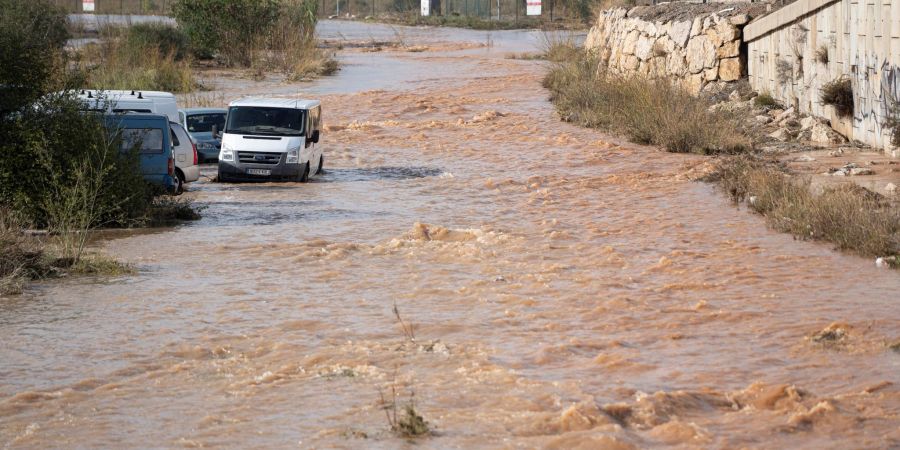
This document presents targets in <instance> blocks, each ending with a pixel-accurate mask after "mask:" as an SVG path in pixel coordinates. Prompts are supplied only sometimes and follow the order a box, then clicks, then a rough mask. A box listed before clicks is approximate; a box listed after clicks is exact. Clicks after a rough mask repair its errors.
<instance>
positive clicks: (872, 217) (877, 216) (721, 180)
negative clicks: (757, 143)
mask: <svg viewBox="0 0 900 450" xmlns="http://www.w3.org/2000/svg"><path fill="white" fill-rule="evenodd" d="M708 181H713V182H715V183H716V184H717V186H718V188H719V189H720V190H721V191H723V192H724V193H725V194H727V195H728V196H729V197H730V198H731V199H732V200H733V201H734V202H735V203H746V205H747V206H748V207H749V208H750V209H751V210H753V211H755V212H757V213H759V214H761V215H763V216H764V217H765V218H766V221H767V222H768V223H769V225H770V226H771V227H772V228H775V229H777V230H779V231H783V232H787V233H790V234H792V235H794V236H795V237H797V238H798V239H810V240H817V241H826V242H830V243H832V244H834V245H835V247H836V248H837V249H839V250H843V251H847V252H850V253H855V254H857V255H860V256H865V257H874V258H879V257H882V258H884V261H886V262H887V263H888V264H890V265H892V266H894V267H898V266H900V261H898V258H900V208H898V207H897V205H896V204H892V203H891V202H889V201H888V200H887V199H885V198H884V197H883V196H881V195H879V194H877V193H874V192H872V191H869V190H868V189H865V188H862V187H860V186H857V185H855V184H852V183H847V184H840V185H838V186H835V187H826V188H824V189H820V190H819V192H816V190H814V189H813V188H812V187H811V186H810V181H809V179H808V178H805V177H797V176H791V175H790V174H789V173H788V172H787V171H786V170H785V169H784V168H782V167H779V166H778V165H777V164H776V163H773V162H771V161H764V160H762V159H760V158H755V157H752V156H740V157H732V158H723V159H720V160H719V161H718V162H717V164H716V170H715V171H714V172H713V173H712V174H711V175H709V177H708Z"/></svg>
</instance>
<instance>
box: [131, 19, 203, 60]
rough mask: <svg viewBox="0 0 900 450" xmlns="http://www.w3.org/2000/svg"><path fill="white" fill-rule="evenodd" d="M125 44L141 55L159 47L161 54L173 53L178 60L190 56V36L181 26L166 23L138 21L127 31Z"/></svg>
mask: <svg viewBox="0 0 900 450" xmlns="http://www.w3.org/2000/svg"><path fill="white" fill-rule="evenodd" d="M125 46H126V47H127V48H128V49H129V50H130V53H132V54H136V55H140V52H143V51H146V50H147V49H152V48H157V49H158V50H159V53H160V54H163V55H171V56H172V57H174V59H175V60H176V61H181V60H182V59H184V58H185V57H187V56H188V36H187V34H185V32H184V31H182V30H181V29H179V28H176V27H173V26H171V25H167V24H164V23H137V24H134V25H132V26H130V27H128V28H127V29H126V31H125Z"/></svg>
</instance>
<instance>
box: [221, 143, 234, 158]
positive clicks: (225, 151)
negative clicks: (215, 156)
mask: <svg viewBox="0 0 900 450" xmlns="http://www.w3.org/2000/svg"><path fill="white" fill-rule="evenodd" d="M219 160H220V161H234V151H233V150H231V149H230V148H228V147H226V146H225V145H222V150H219Z"/></svg>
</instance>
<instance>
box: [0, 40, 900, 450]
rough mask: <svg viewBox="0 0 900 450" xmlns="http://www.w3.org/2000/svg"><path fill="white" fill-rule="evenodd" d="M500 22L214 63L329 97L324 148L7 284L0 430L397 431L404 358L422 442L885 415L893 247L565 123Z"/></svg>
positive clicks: (771, 426) (837, 421)
mask: <svg viewBox="0 0 900 450" xmlns="http://www.w3.org/2000/svg"><path fill="white" fill-rule="evenodd" d="M345 26H347V25H343V24H340V25H334V28H331V29H332V30H333V34H332V35H328V34H327V33H326V32H325V31H322V33H323V36H322V37H323V38H327V39H338V38H339V36H338V35H337V33H338V32H340V33H343V34H345V35H351V34H357V35H361V36H363V38H367V37H368V36H367V34H368V33H372V34H373V35H374V37H375V38H376V39H387V36H390V35H391V33H392V32H391V30H390V28H388V27H379V26H375V25H367V26H366V28H357V27H349V28H344V27H345ZM327 29H328V28H323V30H327ZM410 33H412V32H410ZM421 33H422V34H421V35H418V36H417V39H418V42H419V43H420V45H425V46H428V47H432V46H433V47H434V48H442V46H444V45H445V44H458V43H460V42H462V43H469V42H476V43H477V42H485V38H486V36H485V34H484V33H478V32H466V31H460V30H444V29H441V30H433V31H431V30H429V31H428V32H424V31H423V32H421ZM429 33H431V34H430V35H429ZM490 39H491V41H492V45H490V46H489V45H485V46H483V47H474V48H467V49H460V50H450V51H423V52H404V51H393V50H387V49H386V50H384V51H382V52H372V53H366V52H358V53H353V54H347V55H344V56H342V57H343V58H345V59H344V64H345V65H344V70H342V71H341V72H340V73H339V74H338V75H337V76H336V77H335V78H334V79H328V80H319V81H316V82H313V83H300V84H286V83H282V82H280V81H276V80H266V81H263V82H259V83H256V82H251V81H248V80H229V81H227V82H225V81H223V82H222V83H221V84H218V85H217V86H218V89H219V91H217V92H220V93H221V94H222V95H223V97H224V98H228V99H230V98H234V97H238V96H242V95H273V94H280V95H285V96H290V95H299V96H315V97H319V98H321V99H322V100H323V104H325V105H328V106H327V109H326V110H325V121H326V124H327V125H328V127H329V130H328V132H327V133H325V134H324V135H323V141H322V142H323V144H324V145H325V146H326V169H327V172H326V174H325V176H323V177H322V178H321V179H320V180H319V181H317V182H314V183H309V184H306V185H300V184H291V183H288V184H266V183H263V184H254V185H222V184H217V183H211V182H201V183H198V184H197V185H196V186H195V187H194V188H195V189H194V191H193V192H191V193H190V194H188V195H191V196H193V197H195V198H196V201H197V202H198V203H199V204H202V205H205V206H207V209H206V210H205V214H204V218H203V219H202V220H200V221H198V222H196V223H191V224H188V225H184V226H180V227H175V228H170V229H164V230H155V231H154V232H152V233H144V232H140V231H136V232H134V233H124V234H121V235H118V236H117V237H116V239H113V240H111V241H110V242H108V243H107V244H106V245H105V246H104V250H106V251H107V252H108V253H109V254H111V255H113V256H115V257H117V258H121V259H123V260H126V261H129V262H131V263H133V264H135V265H136V267H137V268H138V269H139V273H138V274H137V275H134V276H129V277H125V278H123V279H120V280H112V281H109V282H105V283H92V282H87V281H84V280H80V281H79V280H70V281H64V282H61V283H48V284H43V285H40V286H38V287H37V288H36V289H34V290H32V291H30V292H29V293H28V294H27V295H26V296H23V297H21V298H20V299H17V300H14V301H4V302H3V303H0V311H2V314H0V339H2V340H3V342H5V343H8V344H7V345H6V346H4V348H3V350H0V360H2V361H3V363H2V365H0V417H2V419H0V436H2V438H0V442H3V445H8V446H10V447H13V448H19V447H46V446H79V445H80V446H88V447H147V446H164V447H197V446H222V447H242V448H246V447H257V448H289V447H297V446H300V447H317V448H318V447H342V448H351V447H372V448H396V447H398V446H402V445H409V444H406V443H405V441H404V440H398V439H397V438H395V437H394V436H393V435H392V434H391V433H390V432H389V431H387V424H386V423H385V418H384V414H383V413H384V412H383V411H382V410H381V409H379V407H378V405H379V396H378V389H379V388H380V389H382V390H383V391H387V390H389V388H390V386H391V385H395V386H397V388H398V392H400V394H401V396H402V399H406V398H408V396H409V395H410V393H412V392H414V393H415V399H416V403H417V408H418V409H419V410H420V411H421V413H422V414H423V416H424V417H425V419H426V420H428V421H429V422H430V423H431V424H433V426H434V427H435V429H436V430H437V432H438V434H437V435H436V436H434V437H429V438H427V440H424V441H421V443H420V444H419V445H423V446H427V447H438V448H450V447H466V448H492V447H498V446H525V447H548V448H572V447H578V446H582V447H595V446H606V447H619V448H645V447H664V446H683V447H692V446H701V447H742V446H747V447H803V446H809V447H841V446H860V447H867V448H891V447H896V446H897V445H898V443H900V436H898V435H897V430H896V420H897V418H898V415H900V389H898V382H900V380H898V378H897V370H896V365H897V361H898V358H900V354H898V353H896V352H895V351H894V350H892V347H891V343H893V342H896V340H897V339H900V328H898V325H897V324H898V323H900V320H898V319H900V317H898V314H900V312H898V311H897V308H896V301H895V297H896V295H895V294H896V292H898V289H900V279H898V277H897V276H896V273H893V272H889V271H877V270H875V269H874V267H872V264H871V261H868V260H864V259H861V258H855V257H850V256H846V255H841V254H837V253H835V252H833V251H831V250H830V248H829V247H827V246H823V245H816V244H811V243H806V242H799V241H795V240H793V239H792V238H791V237H789V236H786V235H782V234H779V233H776V232H773V231H770V230H768V229H767V228H766V226H765V224H764V223H763V222H762V220H760V219H759V218H758V217H756V216H754V215H752V214H749V213H747V212H746V211H740V210H736V209H734V208H733V207H731V205H730V204H729V203H728V202H727V200H725V199H724V198H723V197H721V196H720V195H718V194H716V193H715V192H713V191H712V190H711V189H710V188H709V187H708V186H705V185H703V184H699V183H695V182H692V181H690V179H691V177H690V176H689V175H690V173H692V170H693V169H695V168H696V167H697V166H700V165H702V164H703V163H704V161H705V160H704V159H703V158H702V157H697V156H691V155H675V154H668V153H663V152H660V151H658V150H656V149H653V148H647V147H641V146H635V145H631V144H628V143H625V142H622V141H620V140H618V139H615V138H611V137H610V136H607V135H605V134H602V133H599V132H597V131H594V130H587V129H581V128H578V127H575V126H571V125H567V124H565V123H561V122H560V121H559V119H558V117H557V116H556V115H555V113H554V111H553V108H552V106H551V105H550V104H549V103H548V102H547V101H546V95H547V94H546V92H545V91H543V90H542V89H541V88H540V79H541V78H542V77H543V74H544V73H545V67H544V65H543V63H542V62H540V61H518V60H510V59H506V58H505V54H506V53H508V52H509V51H517V52H523V51H534V50H535V47H534V46H533V44H532V42H535V41H536V40H537V39H539V35H537V34H528V33H524V32H509V33H497V32H494V33H492V35H491V36H490ZM366 71H370V72H369V73H376V74H377V73H385V74H387V73H398V74H400V75H399V76H398V78H399V79H400V80H401V81H395V80H390V78H382V77H375V76H369V77H367V76H365V73H366ZM205 170H206V173H211V168H207V169H205ZM395 303H396V304H397V305H398V307H399V309H400V311H402V313H403V317H404V319H406V320H408V321H409V322H410V323H413V324H415V325H416V339H417V344H416V345H410V344H409V343H408V342H409V341H408V340H407V338H406V337H405V336H404V334H403V332H402V330H401V329H400V326H399V324H398V323H397V320H396V318H395V317H394V314H393V313H392V306H393V305H394V304H395ZM834 322H839V323H841V324H842V325H841V326H840V327H837V328H840V329H842V330H844V332H843V333H842V334H840V336H839V337H837V339H836V340H829V339H826V340H824V341H823V339H822V338H817V336H824V335H822V334H821V332H822V331H823V330H824V329H826V328H828V327H829V326H830V325H831V324H832V323H834ZM835 329H836V328H835ZM831 335H834V336H837V334H834V333H832V334H831ZM831 335H829V336H831ZM832 344H836V345H832Z"/></svg>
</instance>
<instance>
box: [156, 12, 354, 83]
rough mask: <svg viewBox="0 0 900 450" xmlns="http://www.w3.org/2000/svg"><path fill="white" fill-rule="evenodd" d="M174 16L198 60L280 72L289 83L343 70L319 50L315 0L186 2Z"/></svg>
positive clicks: (260, 73) (256, 71) (253, 70)
mask: <svg viewBox="0 0 900 450" xmlns="http://www.w3.org/2000/svg"><path fill="white" fill-rule="evenodd" d="M172 11H173V15H174V17H175V19H176V20H177V21H178V23H179V24H180V26H181V27H183V30H184V32H185V33H186V35H187V37H188V39H189V41H190V45H191V49H192V51H193V54H194V55H195V56H196V57H198V58H201V59H213V60H215V61H217V62H219V63H220V64H222V65H224V66H225V67H240V68H246V69H250V71H251V74H254V76H257V77H261V76H263V75H264V74H265V73H266V72H270V71H276V72H280V73H282V74H284V75H285V76H286V77H287V78H288V79H289V80H303V79H309V78H313V77H316V76H322V75H330V74H333V73H334V72H336V71H337V70H338V68H339V67H338V64H337V61H336V60H335V59H334V58H333V56H332V55H331V54H330V53H328V52H327V51H326V50H324V49H320V48H319V47H318V45H317V40H316V36H315V29H316V22H317V18H316V17H317V11H318V2H316V1H315V0H266V1H257V0H234V1H231V0H193V1H185V0H182V1H179V2H177V3H175V4H174V6H173V9H172Z"/></svg>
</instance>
